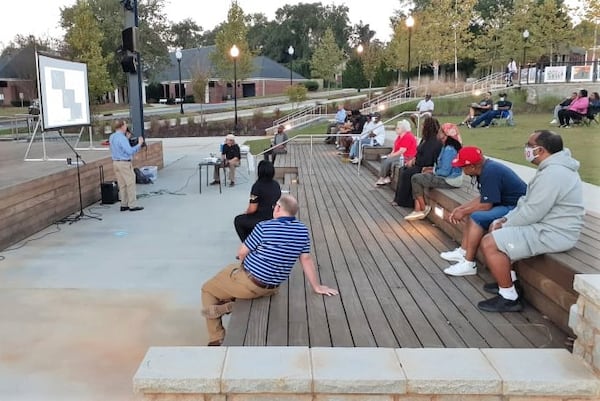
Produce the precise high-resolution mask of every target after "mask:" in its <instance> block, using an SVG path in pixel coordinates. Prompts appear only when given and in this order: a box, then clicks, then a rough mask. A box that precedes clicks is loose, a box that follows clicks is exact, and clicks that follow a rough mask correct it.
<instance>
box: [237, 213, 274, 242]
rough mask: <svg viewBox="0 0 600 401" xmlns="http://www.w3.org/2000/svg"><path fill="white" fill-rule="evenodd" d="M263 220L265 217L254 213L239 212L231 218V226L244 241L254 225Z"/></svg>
mask: <svg viewBox="0 0 600 401" xmlns="http://www.w3.org/2000/svg"><path fill="white" fill-rule="evenodd" d="M263 220H266V219H265V218H263V217H260V216H257V215H256V214H240V215H237V216H235V219H233V226H234V227H235V232H236V233H237V235H238V237H240V240H241V241H242V242H244V241H245V240H246V238H248V236H249V235H250V233H252V230H254V226H256V225H257V224H258V223H260V222H261V221H263Z"/></svg>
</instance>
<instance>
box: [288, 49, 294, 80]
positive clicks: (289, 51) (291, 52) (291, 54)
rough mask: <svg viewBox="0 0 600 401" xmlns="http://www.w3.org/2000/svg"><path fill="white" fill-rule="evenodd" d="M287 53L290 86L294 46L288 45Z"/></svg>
mask: <svg viewBox="0 0 600 401" xmlns="http://www.w3.org/2000/svg"><path fill="white" fill-rule="evenodd" d="M288 54H289V55H290V86H292V63H293V62H294V46H292V45H290V47H288Z"/></svg>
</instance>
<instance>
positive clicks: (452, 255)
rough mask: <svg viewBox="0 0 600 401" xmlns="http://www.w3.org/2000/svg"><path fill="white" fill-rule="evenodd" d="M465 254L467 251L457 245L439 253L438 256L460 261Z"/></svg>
mask: <svg viewBox="0 0 600 401" xmlns="http://www.w3.org/2000/svg"><path fill="white" fill-rule="evenodd" d="M466 254H467V251H465V250H464V249H462V248H461V247H460V246H459V247H458V248H456V249H453V250H451V251H447V252H442V253H440V257H441V258H442V259H445V260H447V261H449V262H462V261H463V260H465V255H466Z"/></svg>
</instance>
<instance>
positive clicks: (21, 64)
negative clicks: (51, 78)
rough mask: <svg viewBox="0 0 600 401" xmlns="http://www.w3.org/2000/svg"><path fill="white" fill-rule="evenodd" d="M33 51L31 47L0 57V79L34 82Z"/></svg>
mask: <svg viewBox="0 0 600 401" xmlns="http://www.w3.org/2000/svg"><path fill="white" fill-rule="evenodd" d="M35 72H36V67H35V51H34V49H33V48H31V47H26V48H23V49H20V50H18V51H17V52H16V53H13V54H7V55H4V56H2V57H0V79H5V80H10V79H33V80H35Z"/></svg>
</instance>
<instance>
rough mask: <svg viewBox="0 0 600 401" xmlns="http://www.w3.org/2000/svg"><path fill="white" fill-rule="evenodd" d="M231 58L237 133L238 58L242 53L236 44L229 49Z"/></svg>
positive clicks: (235, 129)
mask: <svg viewBox="0 0 600 401" xmlns="http://www.w3.org/2000/svg"><path fill="white" fill-rule="evenodd" d="M229 54H230V55H231V58H233V120H234V122H235V127H234V128H233V130H234V131H235V133H236V134H237V130H238V115H237V58H238V56H239V55H240V49H238V47H237V46H236V45H233V46H231V50H229Z"/></svg>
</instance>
